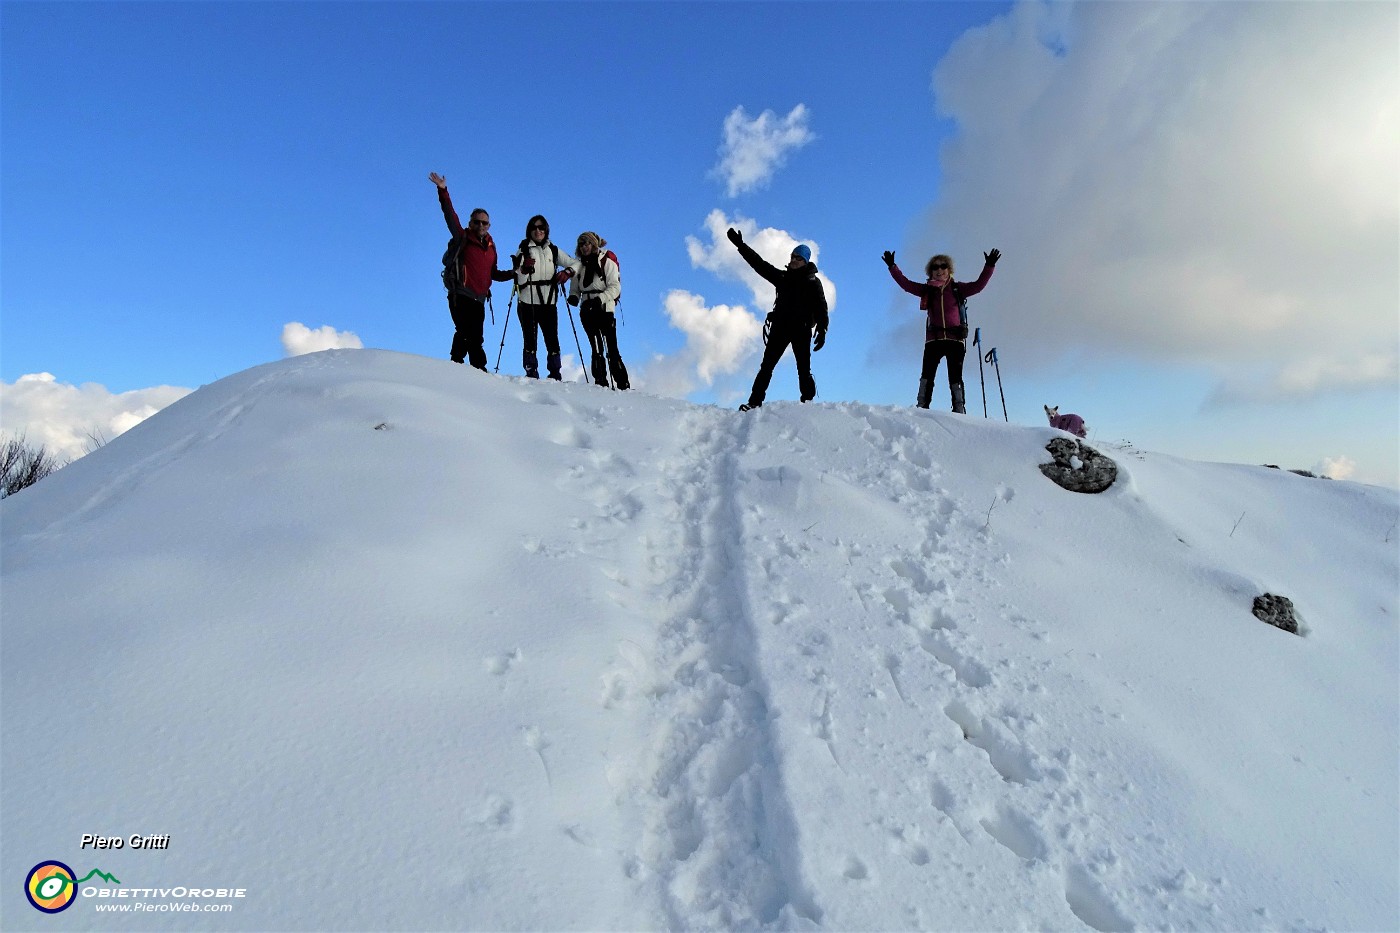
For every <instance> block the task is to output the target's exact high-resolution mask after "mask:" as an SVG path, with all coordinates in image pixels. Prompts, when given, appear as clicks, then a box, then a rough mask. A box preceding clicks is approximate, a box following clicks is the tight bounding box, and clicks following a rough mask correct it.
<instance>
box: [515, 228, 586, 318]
mask: <svg viewBox="0 0 1400 933" xmlns="http://www.w3.org/2000/svg"><path fill="white" fill-rule="evenodd" d="M549 247H550V242H549V240H545V241H544V242H543V243H539V244H536V243H534V242H533V241H532V242H531V243H530V245H529V246H527V247H525V248H524V249H523V250H518V251H517V252H516V253H515V254H514V255H512V256H511V260H512V265H513V266H514V268H515V285H516V288H517V289H518V290H519V292H520V303H521V304H523V305H548V304H553V303H554V302H553V300H552V299H553V298H554V297H555V296H556V295H558V294H559V293H558V292H557V291H556V290H555V288H554V275H555V273H557V272H558V271H559V269H568V268H570V267H571V266H572V265H573V264H574V257H572V256H570V255H569V254H568V253H566V252H564V251H563V250H562V249H560V250H559V267H558V268H555V266H554V254H553V253H552V252H551V251H550V248H549ZM554 248H555V249H559V247H558V244H554ZM527 256H528V257H530V258H533V259H534V260H535V269H534V271H533V272H526V271H525V270H524V269H521V268H520V266H521V263H523V262H524V260H525V257H527Z"/></svg>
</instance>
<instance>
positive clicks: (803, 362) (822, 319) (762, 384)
mask: <svg viewBox="0 0 1400 933" xmlns="http://www.w3.org/2000/svg"><path fill="white" fill-rule="evenodd" d="M727 235H728V237H729V242H731V243H733V244H734V245H735V246H736V247H738V249H739V255H740V256H743V257H744V261H745V262H747V263H748V264H749V265H750V266H752V267H753V271H755V272H757V273H758V274H759V275H761V276H763V277H764V278H765V279H767V280H768V281H769V282H772V283H773V287H774V288H775V289H777V291H778V296H777V298H775V299H774V301H773V310H772V311H770V312H769V314H768V319H767V321H765V323H764V327H763V330H764V338H763V339H764V343H765V344H766V345H767V347H766V348H765V349H764V351H763V363H762V364H761V365H760V366H759V367H758V375H757V376H755V377H754V380H753V391H751V392H750V393H749V401H748V404H746V405H740V406H739V410H740V411H748V410H750V409H752V408H758V407H760V406H762V405H763V397H764V396H765V395H766V394H767V393H768V382H769V380H771V379H772V378H773V368H774V367H775V366H777V365H778V360H779V359H780V358H781V357H782V355H783V351H784V350H786V349H787V348H788V345H789V344H790V345H791V346H792V358H793V359H794V360H795V361H796V362H797V386H798V388H799V389H801V391H802V401H804V402H807V401H811V400H812V399H813V398H816V395H817V383H816V381H815V380H813V379H812V353H813V352H814V351H816V350H820V349H821V348H822V347H823V346H824V345H825V344H826V326H827V322H828V319H827V313H826V292H825V291H823V290H822V283H821V281H820V280H819V279H818V278H817V267H816V266H814V265H812V250H811V249H810V248H809V247H808V246H806V244H801V243H800V244H798V245H797V247H796V248H795V249H793V251H792V255H791V256H790V257H789V258H788V264H787V268H786V269H779V268H778V267H777V266H773V265H769V264H768V263H767V262H764V261H763V259H761V258H760V257H759V255H758V253H756V252H754V251H753V247H751V246H749V245H748V244H747V243H745V242H744V235H743V234H742V233H740V232H739V231H738V230H735V229H734V228H733V227H730V228H729V233H728V234H727ZM813 328H815V329H816V342H815V343H811V340H812V331H813Z"/></svg>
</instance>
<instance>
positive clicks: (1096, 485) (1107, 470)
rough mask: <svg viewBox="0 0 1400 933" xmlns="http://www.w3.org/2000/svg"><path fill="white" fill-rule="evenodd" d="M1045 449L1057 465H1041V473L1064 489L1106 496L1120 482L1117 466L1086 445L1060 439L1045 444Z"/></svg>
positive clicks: (1067, 439) (1063, 438) (1080, 442)
mask: <svg viewBox="0 0 1400 933" xmlns="http://www.w3.org/2000/svg"><path fill="white" fill-rule="evenodd" d="M1045 449H1046V450H1048V451H1049V452H1050V456H1051V457H1054V458H1055V462H1054V463H1042V464H1041V465H1040V472H1042V473H1044V474H1045V475H1046V476H1047V477H1049V478H1050V479H1051V481H1053V482H1054V483H1055V485H1057V486H1059V487H1060V488H1061V489H1068V490H1069V491H1070V492H1085V493H1094V492H1103V491H1104V490H1105V489H1107V488H1108V487H1110V486H1112V485H1113V481H1114V480H1116V479H1117V478H1118V464H1116V463H1114V462H1113V460H1111V459H1110V458H1108V457H1105V456H1104V455H1103V454H1101V453H1099V452H1098V451H1097V450H1095V449H1094V448H1092V447H1090V446H1089V445H1088V444H1085V443H1084V442H1083V441H1077V440H1070V439H1069V438H1067V437H1057V438H1055V439H1054V440H1053V441H1051V442H1050V443H1048V444H1046V445H1045ZM1076 461H1078V462H1077V463H1076Z"/></svg>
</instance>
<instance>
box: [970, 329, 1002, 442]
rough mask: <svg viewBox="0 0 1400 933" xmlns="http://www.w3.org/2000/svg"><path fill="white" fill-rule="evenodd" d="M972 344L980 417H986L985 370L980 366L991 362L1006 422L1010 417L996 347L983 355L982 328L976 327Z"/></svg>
mask: <svg viewBox="0 0 1400 933" xmlns="http://www.w3.org/2000/svg"><path fill="white" fill-rule="evenodd" d="M972 345H973V346H974V347H976V348H977V375H978V377H979V378H980V379H981V380H982V417H983V418H985V417H987V371H986V370H985V369H983V368H982V364H983V363H991V364H992V369H993V370H994V371H995V372H996V374H997V392H999V393H1001V416H1002V418H1004V419H1005V420H1006V421H1007V422H1010V421H1011V417H1010V416H1009V415H1008V414H1007V413H1006V391H1005V390H1004V389H1002V387H1001V363H1000V362H999V361H998V360H997V348H996V347H992V348H991V349H990V350H988V351H987V352H986V354H985V355H984V354H983V353H982V328H980V327H979V328H977V330H976V331H975V332H974V333H973V336H972Z"/></svg>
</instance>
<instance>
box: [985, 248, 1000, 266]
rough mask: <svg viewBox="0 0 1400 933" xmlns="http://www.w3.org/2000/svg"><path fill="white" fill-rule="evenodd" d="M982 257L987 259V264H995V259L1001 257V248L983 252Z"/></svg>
mask: <svg viewBox="0 0 1400 933" xmlns="http://www.w3.org/2000/svg"><path fill="white" fill-rule="evenodd" d="M982 258H983V259H985V260H987V265H989V266H995V265H996V264H997V260H998V259H1000V258H1001V250H999V249H993V250H992V251H991V252H990V253H983V254H982Z"/></svg>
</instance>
